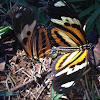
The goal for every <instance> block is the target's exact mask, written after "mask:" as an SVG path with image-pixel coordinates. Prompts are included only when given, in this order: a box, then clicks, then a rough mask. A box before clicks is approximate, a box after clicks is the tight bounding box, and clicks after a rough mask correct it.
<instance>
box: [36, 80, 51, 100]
mask: <svg viewBox="0 0 100 100" xmlns="http://www.w3.org/2000/svg"><path fill="white" fill-rule="evenodd" d="M50 81H51V79H48V80H47V81H46V82H45V86H44V87H43V85H42V87H43V88H42V90H41V91H40V92H39V93H40V94H39V95H38V96H37V98H36V100H38V98H39V97H40V95H41V93H42V91H43V90H44V89H45V87H46V86H47V85H48V84H49V82H50Z"/></svg>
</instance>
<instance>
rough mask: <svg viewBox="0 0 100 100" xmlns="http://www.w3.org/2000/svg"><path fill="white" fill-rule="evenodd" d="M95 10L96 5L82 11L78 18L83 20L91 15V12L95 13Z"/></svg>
mask: <svg viewBox="0 0 100 100" xmlns="http://www.w3.org/2000/svg"><path fill="white" fill-rule="evenodd" d="M94 9H95V7H94V5H92V6H90V7H88V8H87V9H85V10H84V11H82V12H81V13H80V14H79V15H78V17H79V18H81V17H84V16H86V15H87V14H89V13H90V12H91V11H93V10H94Z"/></svg>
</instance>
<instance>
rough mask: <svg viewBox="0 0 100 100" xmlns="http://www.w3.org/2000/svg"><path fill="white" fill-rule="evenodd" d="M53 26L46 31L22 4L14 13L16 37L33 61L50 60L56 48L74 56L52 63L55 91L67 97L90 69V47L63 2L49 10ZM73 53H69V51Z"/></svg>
mask: <svg viewBox="0 0 100 100" xmlns="http://www.w3.org/2000/svg"><path fill="white" fill-rule="evenodd" d="M47 11H48V15H49V17H50V19H51V24H50V26H49V27H48V29H47V30H46V29H45V27H44V26H43V25H41V24H40V23H39V22H38V21H37V19H36V16H35V14H34V12H32V10H31V9H30V8H29V7H27V6H25V5H21V4H17V5H15V6H14V7H13V9H12V22H13V26H14V30H15V33H16V35H17V37H18V39H19V41H20V42H21V44H22V45H23V47H24V49H25V50H26V52H27V53H28V56H29V57H30V58H36V57H45V56H48V55H49V54H50V52H51V50H52V47H53V46H55V47H59V46H61V48H63V47H66V49H67V47H68V48H70V49H71V52H70V53H66V54H64V55H60V56H58V57H57V58H56V59H55V60H54V62H53V63H52V65H51V67H52V71H53V72H54V74H55V76H54V79H53V88H54V90H55V91H56V92H57V93H66V92H67V90H69V89H70V88H71V87H73V86H74V85H75V83H76V82H77V80H79V78H80V77H81V76H82V73H83V72H84V69H85V67H86V66H87V54H88V50H87V44H86V40H85V37H84V32H83V30H82V26H81V24H80V21H79V20H78V17H77V15H76V13H75V12H74V10H73V9H72V7H71V6H70V5H69V4H68V3H67V2H65V1H63V0H60V1H58V0H50V1H49V2H48V6H47ZM68 50H69V49H68Z"/></svg>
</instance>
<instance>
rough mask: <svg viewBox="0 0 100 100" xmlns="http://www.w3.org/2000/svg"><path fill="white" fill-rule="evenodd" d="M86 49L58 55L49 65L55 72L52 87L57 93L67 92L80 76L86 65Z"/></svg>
mask: <svg viewBox="0 0 100 100" xmlns="http://www.w3.org/2000/svg"><path fill="white" fill-rule="evenodd" d="M87 54H88V50H84V51H75V52H73V53H67V54H65V55H61V56H58V57H57V58H56V59H55V61H54V62H53V63H52V65H51V67H52V70H53V72H54V74H55V77H54V79H53V87H54V90H55V91H56V92H57V93H61V94H62V93H67V91H68V90H69V89H70V88H71V87H72V86H74V85H75V83H76V82H77V80H78V79H79V78H80V77H81V76H82V74H83V71H84V69H85V67H86V66H87Z"/></svg>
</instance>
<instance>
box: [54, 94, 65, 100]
mask: <svg viewBox="0 0 100 100" xmlns="http://www.w3.org/2000/svg"><path fill="white" fill-rule="evenodd" d="M62 95H63V94H57V95H56V96H55V97H54V100H58V99H59V98H60V97H61V96H62Z"/></svg>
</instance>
